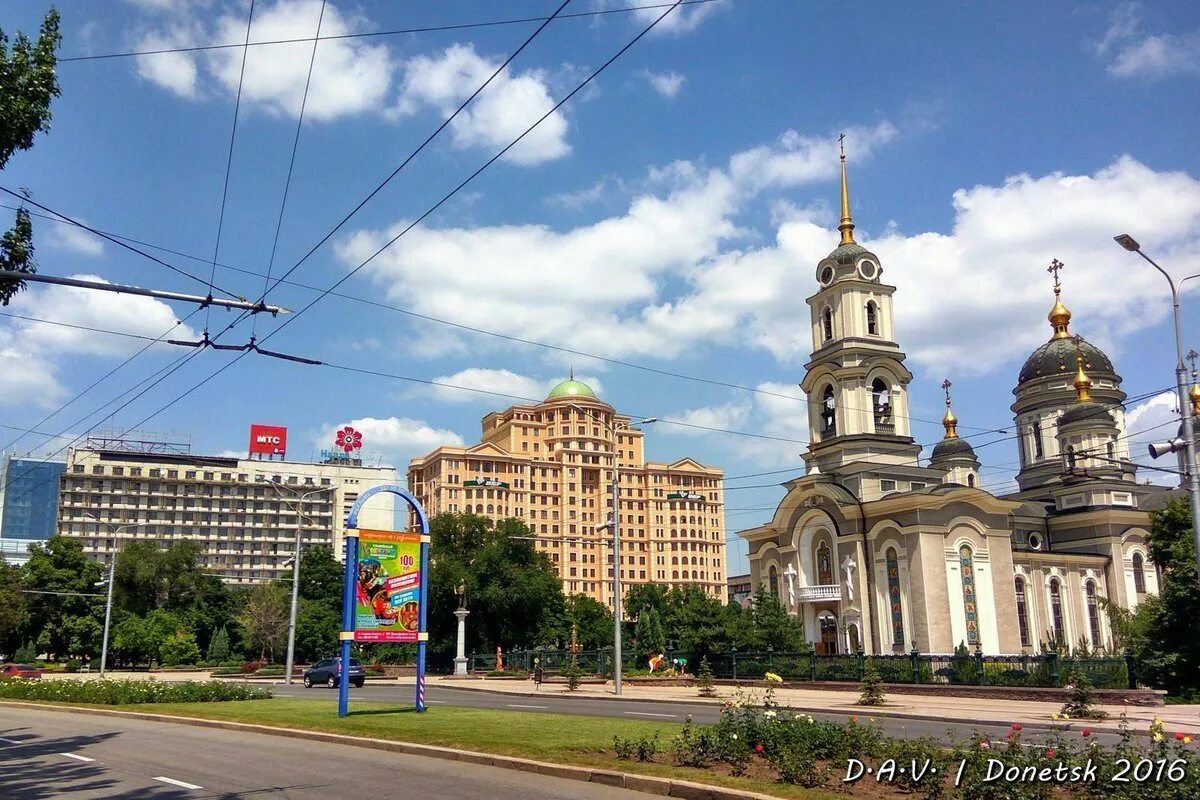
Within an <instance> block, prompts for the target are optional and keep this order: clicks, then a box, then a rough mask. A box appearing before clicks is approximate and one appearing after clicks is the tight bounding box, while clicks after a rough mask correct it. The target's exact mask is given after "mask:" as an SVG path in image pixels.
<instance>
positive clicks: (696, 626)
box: [663, 584, 729, 664]
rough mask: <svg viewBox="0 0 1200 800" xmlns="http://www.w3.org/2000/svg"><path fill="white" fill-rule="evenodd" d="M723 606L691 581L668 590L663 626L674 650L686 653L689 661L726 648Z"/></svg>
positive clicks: (727, 646)
mask: <svg viewBox="0 0 1200 800" xmlns="http://www.w3.org/2000/svg"><path fill="white" fill-rule="evenodd" d="M726 608H727V607H726V606H723V605H722V604H721V602H720V601H719V600H717V599H715V598H713V597H710V596H709V595H707V594H705V593H704V590H702V589H701V588H700V587H699V586H695V585H692V584H687V585H685V586H682V587H675V588H672V589H671V591H670V592H669V593H668V595H667V609H666V615H665V618H664V620H663V623H664V628H665V630H666V631H667V632H668V635H669V636H670V637H671V638H672V639H673V640H674V643H675V644H676V646H677V647H678V649H679V650H681V651H683V652H686V653H689V654H690V655H689V657H688V661H689V663H693V664H694V663H699V661H700V659H702V658H704V657H705V656H707V655H711V654H713V653H719V652H724V651H726V650H728V649H729V638H728V633H727V624H726V623H727V618H728V617H727V615H728V613H729V612H728V611H726V610H725V609H726Z"/></svg>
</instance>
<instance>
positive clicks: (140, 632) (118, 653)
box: [112, 614, 152, 667]
mask: <svg viewBox="0 0 1200 800" xmlns="http://www.w3.org/2000/svg"><path fill="white" fill-rule="evenodd" d="M151 647H152V645H151V641H150V634H149V629H148V628H147V627H146V620H145V619H143V618H142V617H138V616H135V615H133V614H130V615H129V616H127V617H125V618H124V619H123V620H121V621H120V622H119V623H117V624H116V625H115V626H113V629H112V650H113V655H114V656H115V658H116V661H117V662H118V663H123V664H131V665H133V666H134V667H136V666H137V665H138V664H140V663H142V662H143V661H145V662H146V663H147V665H149V663H150V660H151V658H152V655H151Z"/></svg>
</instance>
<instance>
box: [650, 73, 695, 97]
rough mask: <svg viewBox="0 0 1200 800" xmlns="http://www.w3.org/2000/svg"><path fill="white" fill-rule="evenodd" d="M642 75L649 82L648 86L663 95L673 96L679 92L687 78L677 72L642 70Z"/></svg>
mask: <svg viewBox="0 0 1200 800" xmlns="http://www.w3.org/2000/svg"><path fill="white" fill-rule="evenodd" d="M642 76H643V77H644V78H645V79H646V82H647V83H649V84H650V88H651V89H653V90H654V91H656V92H658V93H659V94H661V95H662V96H663V97H674V96H675V95H677V94H679V90H680V89H682V88H683V84H684V82H685V81H686V80H687V78H686V77H685V76H683V75H680V74H679V73H678V72H651V71H650V70H648V69H647V70H643V71H642Z"/></svg>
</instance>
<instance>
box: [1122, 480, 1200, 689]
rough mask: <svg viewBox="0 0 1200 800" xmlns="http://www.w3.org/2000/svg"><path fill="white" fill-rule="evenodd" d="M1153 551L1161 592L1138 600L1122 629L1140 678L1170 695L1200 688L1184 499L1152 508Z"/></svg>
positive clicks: (1196, 598) (1197, 595)
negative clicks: (1134, 656)
mask: <svg viewBox="0 0 1200 800" xmlns="http://www.w3.org/2000/svg"><path fill="white" fill-rule="evenodd" d="M1150 516H1151V527H1150V540H1149V543H1148V544H1149V547H1148V549H1149V551H1150V559H1151V560H1152V561H1153V562H1154V563H1155V564H1157V565H1158V567H1159V569H1160V571H1161V574H1162V580H1161V582H1160V586H1159V594H1158V596H1157V597H1155V596H1149V597H1147V598H1146V599H1145V600H1144V601H1143V602H1142V603H1140V604H1139V605H1138V608H1137V611H1136V612H1135V613H1134V614H1133V616H1132V618H1131V619H1130V621H1129V624H1128V625H1127V626H1126V627H1125V630H1124V631H1123V632H1122V633H1123V634H1124V635H1125V637H1126V638H1127V639H1128V643H1129V646H1130V647H1131V648H1132V649H1133V652H1134V654H1135V655H1136V656H1137V659H1138V663H1139V669H1140V676H1141V680H1142V681H1144V682H1146V683H1147V684H1149V685H1151V686H1156V687H1159V688H1162V689H1166V690H1167V691H1168V692H1169V693H1170V694H1172V695H1180V696H1192V697H1195V696H1196V695H1198V694H1200V614H1197V613H1196V609H1197V608H1198V607H1200V588H1198V587H1197V580H1196V550H1195V545H1194V544H1193V542H1192V520H1191V516H1192V515H1191V512H1190V510H1189V509H1188V505H1187V502H1186V501H1184V500H1172V501H1171V502H1170V503H1169V504H1168V505H1167V507H1166V508H1164V509H1162V510H1161V511H1152V512H1151V514H1150Z"/></svg>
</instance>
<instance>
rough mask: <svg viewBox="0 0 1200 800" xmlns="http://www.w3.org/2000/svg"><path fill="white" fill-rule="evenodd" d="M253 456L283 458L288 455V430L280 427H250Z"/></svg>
mask: <svg viewBox="0 0 1200 800" xmlns="http://www.w3.org/2000/svg"><path fill="white" fill-rule="evenodd" d="M250 453H251V454H252V455H254V454H258V455H267V456H282V455H285V454H286V453H287V428H283V427H280V426H278V425H251V426H250Z"/></svg>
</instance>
